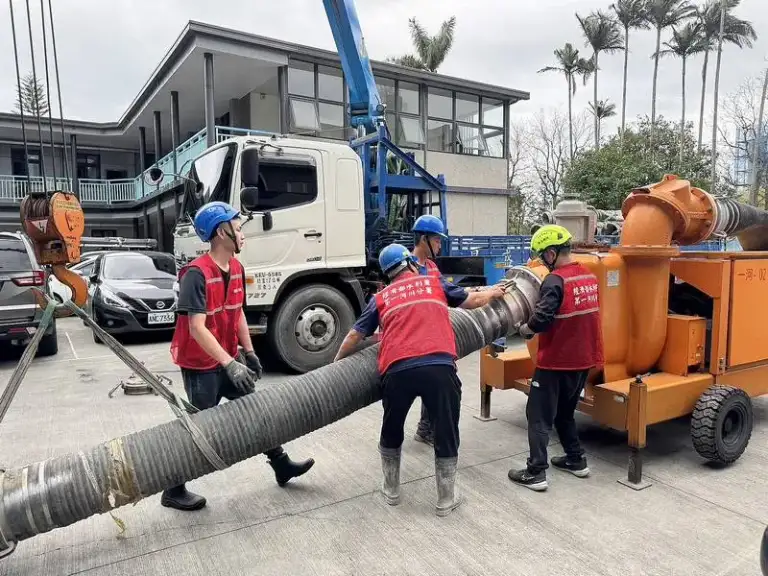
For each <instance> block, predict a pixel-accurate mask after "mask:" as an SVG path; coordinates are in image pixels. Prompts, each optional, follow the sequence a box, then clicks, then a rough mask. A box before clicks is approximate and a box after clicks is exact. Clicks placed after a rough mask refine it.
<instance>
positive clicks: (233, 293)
mask: <svg viewBox="0 0 768 576" xmlns="http://www.w3.org/2000/svg"><path fill="white" fill-rule="evenodd" d="M241 225H242V223H241V221H240V213H239V212H238V211H237V210H235V209H234V208H232V206H230V205H229V204H226V203H224V202H210V203H208V204H205V205H204V206H203V207H201V208H200V209H199V210H198V211H197V214H195V220H194V226H195V231H196V232H197V235H198V236H199V237H200V239H201V240H203V242H210V243H211V248H210V250H209V251H208V252H207V253H206V254H204V255H203V256H200V257H199V258H196V259H195V260H193V261H192V262H190V263H189V264H188V265H187V266H185V267H184V268H182V269H181V270H180V271H179V301H178V306H177V307H178V312H179V318H178V321H177V323H176V330H175V332H174V335H173V340H172V342H171V357H172V358H173V362H174V363H175V364H177V365H178V366H180V367H181V376H182V379H183V381H184V390H185V391H186V393H187V397H188V398H189V402H190V403H191V404H192V405H193V406H194V407H195V408H198V409H199V410H204V409H206V408H213V407H214V406H216V405H217V404H219V402H221V399H222V398H226V399H227V400H235V399H237V398H240V397H242V396H245V395H246V394H249V393H251V392H253V390H254V388H255V381H256V380H257V379H259V378H261V376H262V367H261V362H259V358H258V357H257V356H256V353H255V352H254V350H253V343H252V341H251V336H250V333H249V331H248V322H247V321H246V318H245V313H244V312H243V304H244V303H245V282H244V278H243V276H244V271H243V266H242V264H241V263H240V261H239V260H238V259H237V258H236V257H235V254H239V253H240V250H241V248H242V246H243V234H242V232H241V231H240V226H241ZM238 343H239V345H240V346H242V349H243V354H242V355H241V354H240V352H239V351H238ZM265 455H266V456H267V457H268V458H269V464H270V465H271V466H272V468H273V470H274V472H275V478H276V480H277V483H278V485H280V486H283V485H285V484H286V483H287V482H288V481H289V480H290V479H291V478H295V477H297V476H301V475H302V474H304V473H305V472H307V471H308V470H309V469H310V468H311V467H312V465H313V464H314V460H312V459H309V460H306V461H304V462H299V463H296V462H293V461H292V460H291V459H290V458H289V457H288V454H286V453H285V452H284V451H283V449H282V447H280V446H278V447H276V448H273V449H271V450H268V451H267V452H265ZM161 503H162V505H163V506H167V507H171V508H176V509H178V510H198V509H200V508H202V507H203V506H205V503H206V501H205V498H203V497H202V496H198V495H197V494H193V493H191V492H189V491H187V489H186V487H185V486H184V485H183V484H181V485H179V486H175V487H173V488H169V489H167V490H165V491H164V492H163V495H162V498H161Z"/></svg>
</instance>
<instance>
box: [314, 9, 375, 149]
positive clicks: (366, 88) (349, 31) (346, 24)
mask: <svg viewBox="0 0 768 576" xmlns="http://www.w3.org/2000/svg"><path fill="white" fill-rule="evenodd" d="M323 5H324V6H325V13H326V15H327V16H328V23H329V24H330V25H331V32H332V33H333V39H334V41H335V42H336V49H337V50H338V52H339V57H340V58H341V67H342V69H343V70H344V76H345V77H346V80H347V86H349V108H350V117H351V125H352V126H353V127H354V128H357V127H359V126H363V127H364V128H365V132H366V133H367V134H371V133H373V132H376V130H377V127H378V125H379V124H382V123H383V122H384V104H383V103H382V101H381V96H380V95H379V90H378V88H377V87H376V81H375V79H374V77H373V70H372V69H371V61H370V60H369V59H368V52H367V51H366V49H365V41H364V40H363V31H362V29H361V28H360V22H359V21H358V19H357V11H356V10H355V3H354V0H323Z"/></svg>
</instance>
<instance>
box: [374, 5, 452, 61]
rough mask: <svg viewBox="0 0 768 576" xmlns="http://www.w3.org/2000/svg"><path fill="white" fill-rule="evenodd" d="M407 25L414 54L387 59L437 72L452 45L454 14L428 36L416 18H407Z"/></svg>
mask: <svg viewBox="0 0 768 576" xmlns="http://www.w3.org/2000/svg"><path fill="white" fill-rule="evenodd" d="M408 27H409V28H410V29H411V38H412V40H413V46H414V48H416V55H413V54H406V55H405V56H400V57H398V58H387V60H388V61H389V62H392V63H393V64H400V65H401V66H408V67H409V68H418V69H420V70H429V71H430V72H437V69H438V68H439V67H440V65H441V64H442V63H443V60H445V57H446V56H447V55H448V52H450V50H451V47H452V46H453V33H454V30H455V29H456V16H451V17H450V18H449V19H448V20H446V21H445V22H443V23H442V25H441V26H440V31H439V32H438V33H437V34H435V35H434V36H430V35H429V34H428V33H427V31H426V29H425V28H424V27H423V26H422V25H421V24H419V23H418V22H417V21H416V18H411V19H410V20H408Z"/></svg>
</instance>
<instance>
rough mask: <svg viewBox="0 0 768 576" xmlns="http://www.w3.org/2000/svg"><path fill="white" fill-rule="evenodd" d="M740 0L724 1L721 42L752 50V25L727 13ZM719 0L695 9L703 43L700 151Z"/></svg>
mask: <svg viewBox="0 0 768 576" xmlns="http://www.w3.org/2000/svg"><path fill="white" fill-rule="evenodd" d="M739 4H741V0H726V1H725V21H724V23H723V42H728V43H730V44H734V45H736V46H738V47H739V48H752V41H753V40H756V39H757V34H756V33H755V29H754V28H753V27H752V24H751V23H750V22H749V21H747V20H741V19H740V18H736V17H735V16H733V15H732V14H729V12H730V11H731V10H733V9H735V8H737V7H738V6H739ZM720 6H721V1H720V0H708V1H707V3H706V4H704V6H703V7H701V8H698V9H697V11H696V12H697V18H698V21H699V23H700V24H701V36H702V40H703V42H704V46H705V51H704V63H703V64H702V66H701V105H700V108H699V137H698V149H699V151H701V146H702V141H703V133H704V101H705V99H706V94H707V68H708V67H709V53H710V52H711V51H712V50H714V49H716V48H717V39H718V35H719V33H720Z"/></svg>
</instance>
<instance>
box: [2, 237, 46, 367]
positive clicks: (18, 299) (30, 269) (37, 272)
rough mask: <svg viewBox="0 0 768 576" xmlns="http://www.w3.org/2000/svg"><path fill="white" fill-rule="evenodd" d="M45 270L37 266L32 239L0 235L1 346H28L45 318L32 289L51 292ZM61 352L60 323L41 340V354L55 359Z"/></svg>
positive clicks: (38, 350)
mask: <svg viewBox="0 0 768 576" xmlns="http://www.w3.org/2000/svg"><path fill="white" fill-rule="evenodd" d="M46 280H47V278H46V272H45V269H44V268H43V267H42V266H40V265H39V264H38V263H37V259H36V258H35V252H34V250H33V249H32V244H31V243H30V241H29V239H28V238H27V237H26V236H24V235H23V234H19V233H11V232H0V343H3V344H2V345H3V347H5V345H6V344H5V343H8V342H9V343H11V344H14V345H18V346H26V345H27V344H28V343H29V340H30V339H31V338H32V335H33V334H34V333H35V331H36V330H37V327H38V326H39V324H40V320H41V318H42V316H43V310H42V308H40V306H38V304H37V300H36V299H35V295H34V293H33V292H32V290H31V288H33V287H35V288H39V289H42V290H45V291H47V289H48V288H47V284H48V283H47V281H46ZM58 351H59V344H58V340H57V339H56V321H55V320H54V321H53V322H51V324H50V325H49V326H48V330H47V331H46V333H45V336H43V338H42V340H40V345H39V347H38V349H37V353H38V355H40V356H53V355H54V354H56V353H57V352H58Z"/></svg>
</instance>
